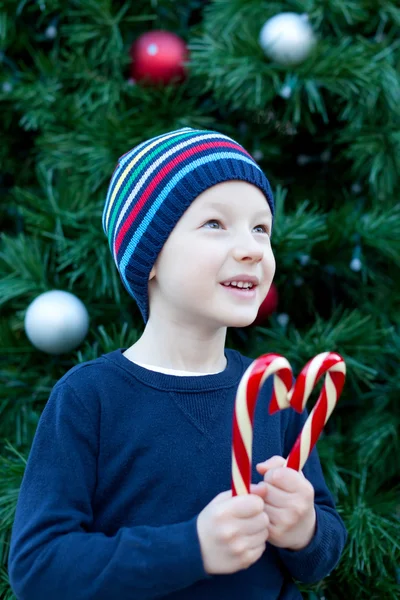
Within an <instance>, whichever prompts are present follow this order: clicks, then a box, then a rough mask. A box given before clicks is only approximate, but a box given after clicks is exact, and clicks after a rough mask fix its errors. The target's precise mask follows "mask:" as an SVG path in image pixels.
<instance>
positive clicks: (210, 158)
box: [119, 152, 262, 288]
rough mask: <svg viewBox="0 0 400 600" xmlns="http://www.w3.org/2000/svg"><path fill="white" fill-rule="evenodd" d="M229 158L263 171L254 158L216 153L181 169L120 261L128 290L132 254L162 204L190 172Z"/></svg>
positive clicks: (153, 206) (138, 229)
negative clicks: (127, 271)
mask: <svg viewBox="0 0 400 600" xmlns="http://www.w3.org/2000/svg"><path fill="white" fill-rule="evenodd" d="M229 158H234V159H235V160H241V161H243V162H245V163H248V164H249V165H251V166H253V167H257V169H259V170H260V171H261V169H260V167H258V165H256V164H255V162H254V160H253V159H252V158H247V157H246V156H240V155H238V154H237V153H236V152H216V153H214V154H212V155H207V156H204V157H202V158H198V159H197V160H196V161H191V162H189V163H188V164H187V165H186V166H185V167H184V168H182V169H180V170H179V171H178V172H177V173H176V174H175V176H174V177H173V178H172V179H171V181H170V182H169V184H168V186H164V188H163V189H162V191H161V192H160V194H159V195H158V197H157V198H156V199H155V201H154V202H153V204H152V205H151V206H150V208H149V210H148V212H147V214H146V215H145V216H144V218H143V220H142V221H141V223H140V224H139V226H138V228H137V229H136V231H135V232H134V234H133V235H132V237H131V239H130V241H129V243H128V246H127V248H126V250H125V252H124V254H123V256H122V258H121V260H120V261H119V270H120V274H121V277H122V279H123V281H124V283H125V285H126V286H127V287H128V288H129V287H130V285H129V282H128V281H127V279H126V274H125V271H126V267H127V265H128V263H129V260H130V258H131V256H132V254H133V253H134V251H135V249H136V247H137V245H138V244H139V242H140V240H141V238H142V237H143V235H144V234H145V233H146V230H147V228H148V227H149V225H150V224H151V221H152V219H153V217H154V215H155V214H156V212H157V211H158V210H159V208H160V206H161V205H162V203H163V202H164V200H165V198H166V197H167V196H168V195H169V194H170V193H171V191H172V190H173V189H174V187H175V186H176V185H177V184H178V183H179V181H180V180H181V179H182V178H183V177H185V176H186V175H187V174H188V173H190V171H193V170H194V169H196V168H198V167H199V166H201V165H204V164H206V163H210V162H213V161H218V160H221V159H229ZM261 173H262V171H261Z"/></svg>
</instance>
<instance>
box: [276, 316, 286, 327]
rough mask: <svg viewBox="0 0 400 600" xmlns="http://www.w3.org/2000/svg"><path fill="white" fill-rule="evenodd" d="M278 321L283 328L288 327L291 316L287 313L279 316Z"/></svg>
mask: <svg viewBox="0 0 400 600" xmlns="http://www.w3.org/2000/svg"><path fill="white" fill-rule="evenodd" d="M277 321H278V323H279V325H280V326H281V327H286V326H287V324H288V323H289V315H287V314H286V313H281V314H280V315H278V316H277Z"/></svg>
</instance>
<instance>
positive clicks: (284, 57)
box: [259, 12, 316, 65]
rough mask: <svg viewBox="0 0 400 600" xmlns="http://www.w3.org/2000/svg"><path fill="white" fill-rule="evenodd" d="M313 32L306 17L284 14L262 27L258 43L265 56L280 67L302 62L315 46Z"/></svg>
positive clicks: (290, 13)
mask: <svg viewBox="0 0 400 600" xmlns="http://www.w3.org/2000/svg"><path fill="white" fill-rule="evenodd" d="M315 42H316V39H315V35H314V31H313V29H312V27H311V25H310V24H309V22H308V18H307V15H299V14H297V13H293V12H284V13H280V14H278V15H275V16H274V17H271V18H270V19H268V21H266V23H265V24H264V25H263V27H262V29H261V32H260V37H259V43H260V46H261V47H262V49H263V51H264V53H265V54H266V56H268V57H269V58H270V59H271V60H274V61H276V62H277V63H279V64H281V65H295V64H298V63H301V62H303V61H304V60H305V59H306V58H307V57H308V56H309V54H310V52H311V50H312V49H313V47H314V45H315Z"/></svg>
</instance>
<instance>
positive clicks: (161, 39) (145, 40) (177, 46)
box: [130, 29, 189, 84]
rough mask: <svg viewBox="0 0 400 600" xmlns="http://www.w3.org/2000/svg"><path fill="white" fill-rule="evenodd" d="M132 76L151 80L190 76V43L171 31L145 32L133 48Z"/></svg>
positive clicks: (138, 79)
mask: <svg viewBox="0 0 400 600" xmlns="http://www.w3.org/2000/svg"><path fill="white" fill-rule="evenodd" d="M130 56H131V58H132V63H131V77H132V79H134V80H135V81H141V82H142V83H145V82H148V83H150V84H154V83H156V84H157V83H162V84H167V83H170V82H171V81H172V80H174V81H176V82H180V81H182V80H183V79H185V77H186V69H185V65H184V62H185V61H187V59H188V56H189V53H188V49H187V46H186V43H185V42H184V41H183V40H182V38H180V37H179V36H178V35H176V34H175V33H172V32H171V31H164V30H161V29H159V30H155V31H148V32H146V33H143V34H142V35H141V36H140V37H138V39H137V40H136V41H135V42H134V43H133V44H132V46H131V49H130Z"/></svg>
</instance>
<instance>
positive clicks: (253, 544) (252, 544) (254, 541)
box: [248, 529, 268, 549]
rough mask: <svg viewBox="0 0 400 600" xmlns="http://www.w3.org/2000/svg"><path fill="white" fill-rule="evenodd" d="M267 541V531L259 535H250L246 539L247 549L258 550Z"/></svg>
mask: <svg viewBox="0 0 400 600" xmlns="http://www.w3.org/2000/svg"><path fill="white" fill-rule="evenodd" d="M267 539H268V529H266V530H265V531H263V532H261V533H257V534H255V535H251V536H249V538H248V547H249V548H251V549H253V548H254V549H255V548H259V547H260V546H262V544H263V543H264V542H266V541H267Z"/></svg>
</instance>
